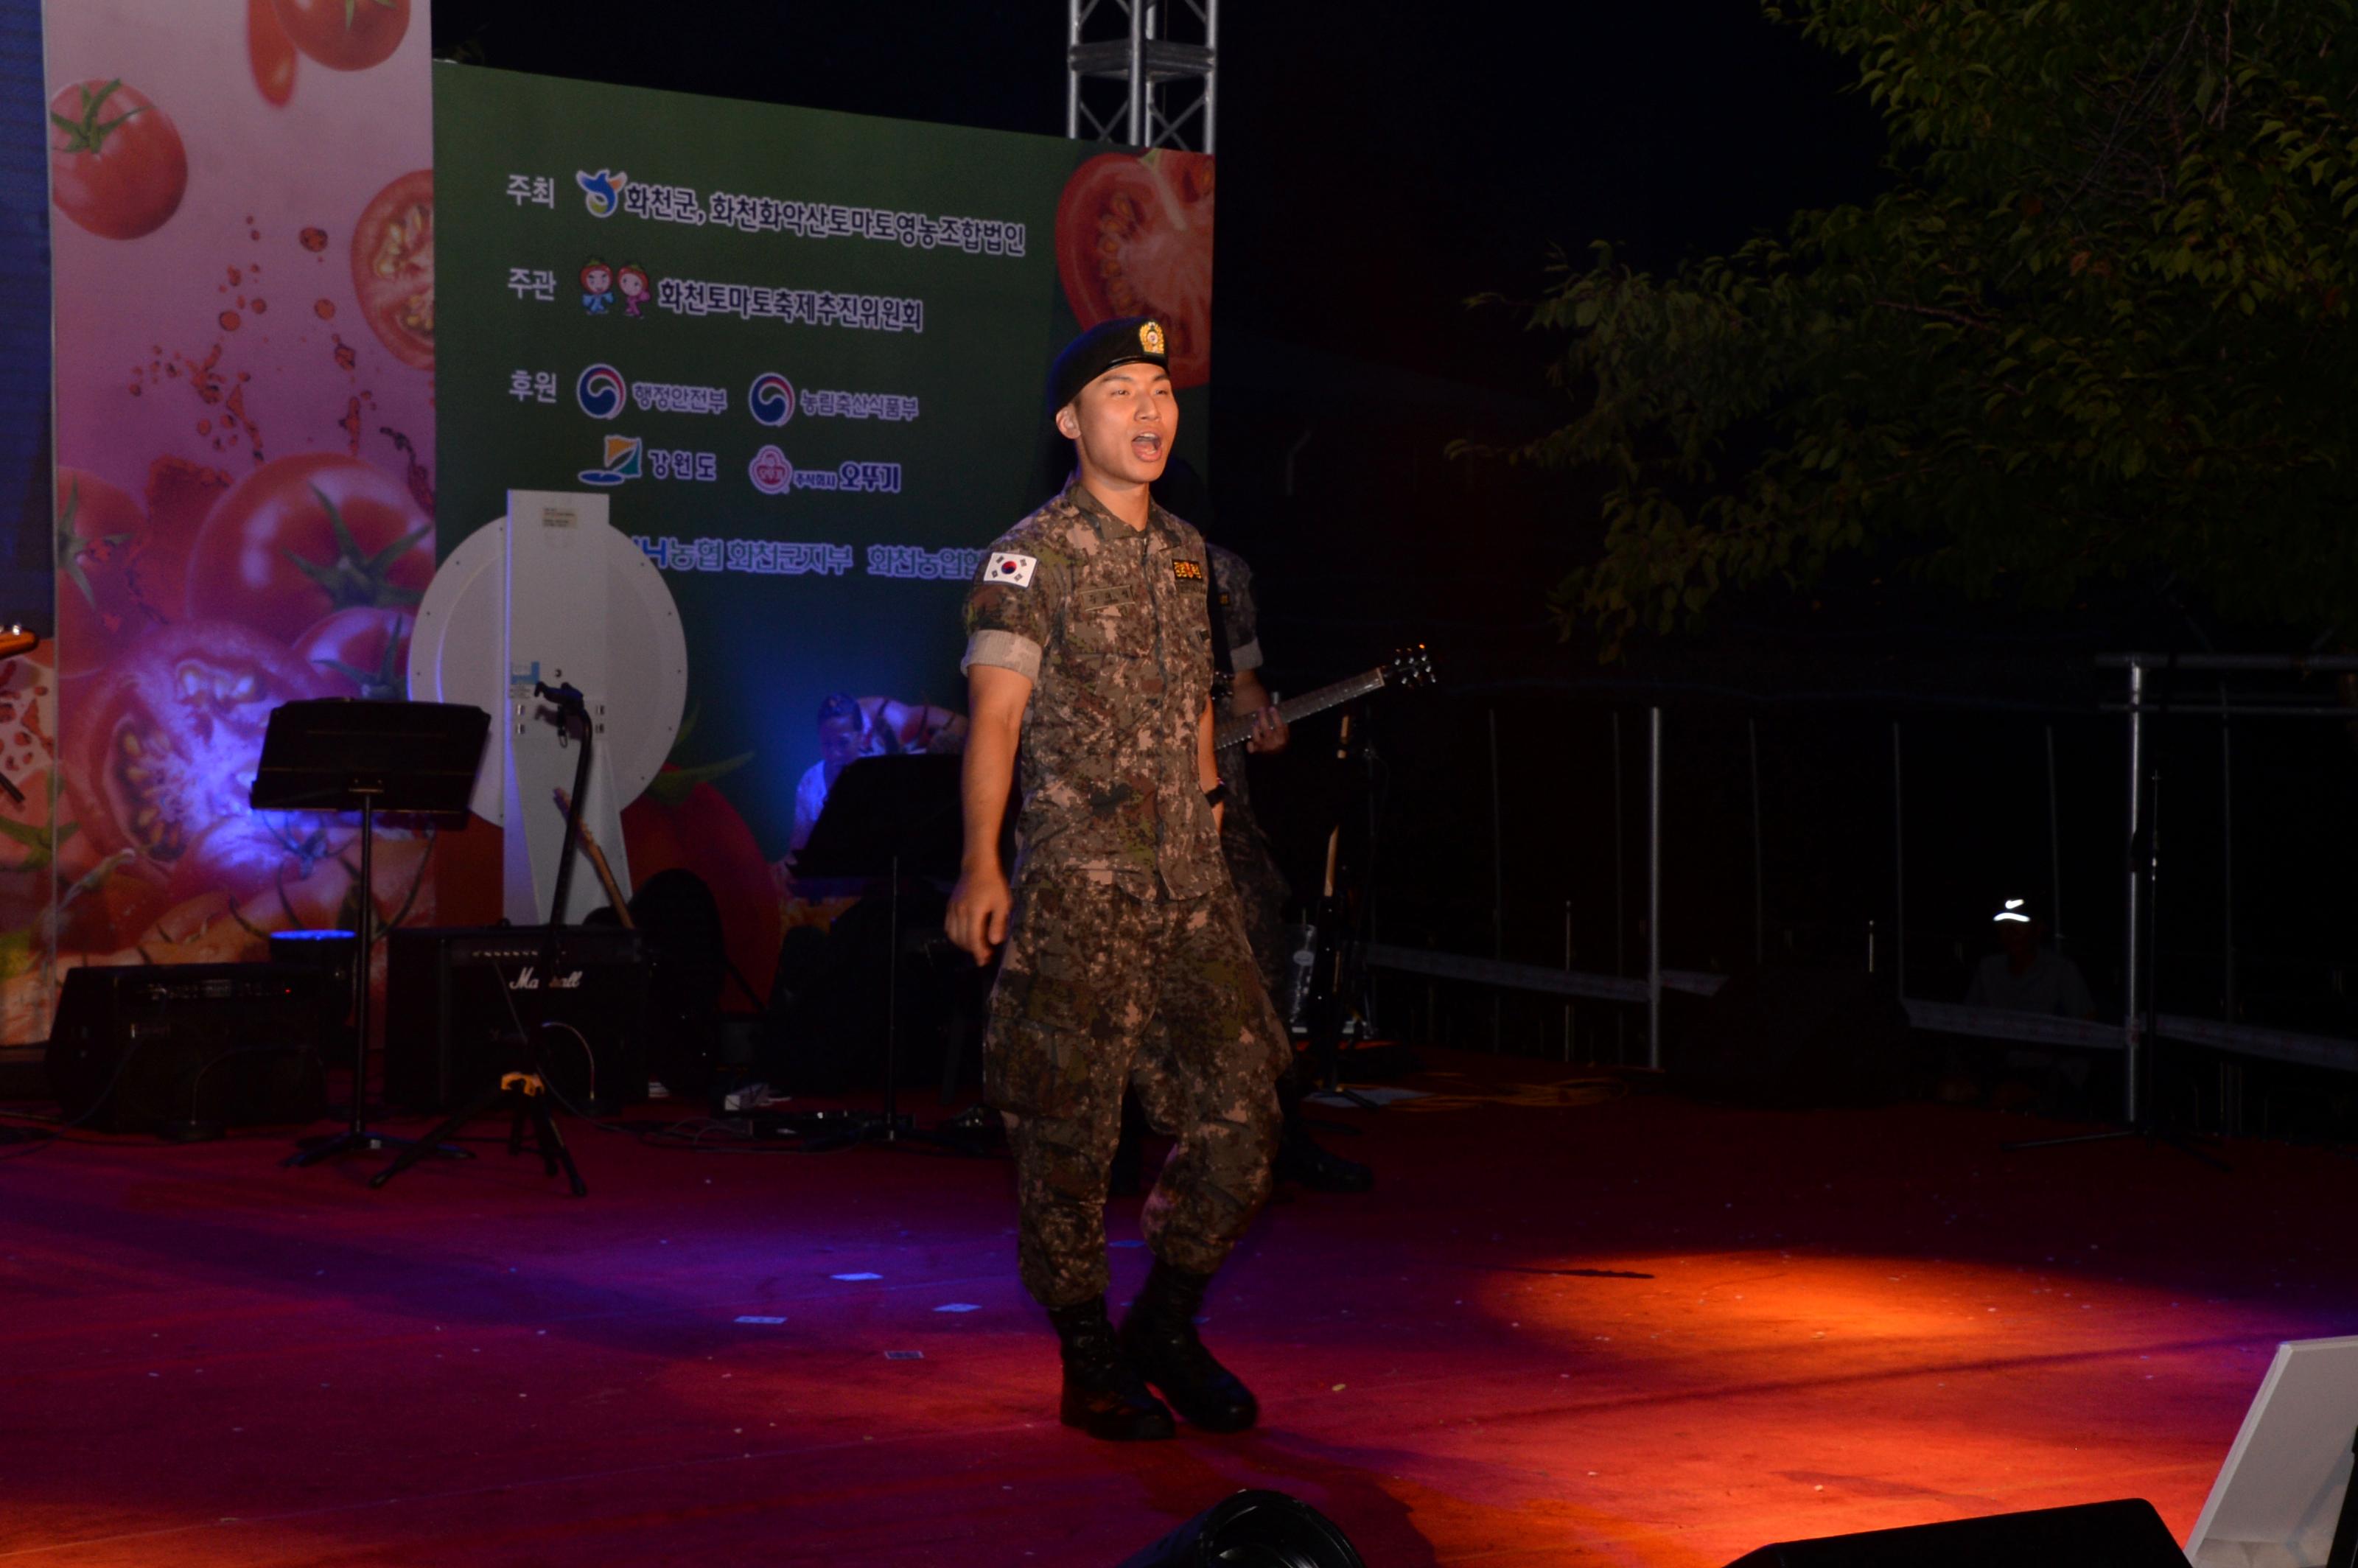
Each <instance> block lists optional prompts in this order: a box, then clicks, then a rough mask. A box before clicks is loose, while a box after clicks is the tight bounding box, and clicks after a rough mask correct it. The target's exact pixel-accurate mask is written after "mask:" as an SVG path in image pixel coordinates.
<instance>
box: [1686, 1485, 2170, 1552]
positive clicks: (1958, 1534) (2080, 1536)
mask: <svg viewBox="0 0 2358 1568" xmlns="http://www.w3.org/2000/svg"><path fill="white" fill-rule="evenodd" d="M2000 1563H2002V1564H2004V1565H2005V1568H2186V1553H2184V1552H2180V1550H2179V1549H2178V1542H2177V1541H2176V1540H2174V1539H2173V1538H2172V1537H2171V1535H2170V1533H2169V1526H2167V1525H2165V1524H2163V1523H2162V1522H2161V1516H2160V1515H2159V1514H2158V1513H2156V1512H2154V1511H2153V1505H2152V1504H2151V1503H2149V1502H2147V1501H2146V1500H2145V1499H2144V1498H2122V1499H2120V1500H2119V1501H2117V1502H2110V1503H2081V1504H2079V1505H2077V1506H2075V1507H2072V1508H2063V1509H2033V1510H2031V1511H2030V1512H2028V1513H2018V1514H1993V1515H1991V1516H1990V1517H1988V1518H1986V1519H1951V1520H1949V1521H1947V1522H1945V1523H1942V1524H1920V1525H1912V1526H1909V1528H1907V1529H1905V1530H1868V1531H1866V1532H1865V1533H1863V1534H1859V1535H1829V1536H1826V1537H1823V1539H1821V1540H1817V1541H1779V1543H1778V1544H1776V1545H1774V1546H1764V1547H1762V1548H1761V1549H1760V1550H1759V1551H1758V1552H1746V1553H1745V1554H1744V1555H1743V1556H1741V1557H1739V1558H1737V1559H1736V1561H1735V1562H1733V1563H1729V1564H1728V1568H1994V1565H1996V1564H2000Z"/></svg>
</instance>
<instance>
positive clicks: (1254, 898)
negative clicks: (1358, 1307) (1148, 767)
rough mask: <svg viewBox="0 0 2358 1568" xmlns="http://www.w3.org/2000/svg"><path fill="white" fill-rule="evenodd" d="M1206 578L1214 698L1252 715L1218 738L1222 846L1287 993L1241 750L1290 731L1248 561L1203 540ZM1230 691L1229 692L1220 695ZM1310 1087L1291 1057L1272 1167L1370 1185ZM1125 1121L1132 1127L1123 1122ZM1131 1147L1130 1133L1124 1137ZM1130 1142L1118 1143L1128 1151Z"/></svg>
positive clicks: (1282, 895) (1310, 1183) (1265, 839)
mask: <svg viewBox="0 0 2358 1568" xmlns="http://www.w3.org/2000/svg"><path fill="white" fill-rule="evenodd" d="M1205 551H1206V555H1207V556H1208V557H1210V563H1211V568H1212V569H1211V571H1210V573H1209V574H1208V575H1209V576H1210V578H1211V581H1210V582H1209V583H1208V584H1207V585H1206V587H1207V589H1208V592H1209V597H1210V606H1209V608H1210V610H1211V622H1212V668H1213V691H1214V701H1215V702H1219V701H1222V700H1225V701H1226V703H1227V706H1228V713H1229V715H1230V716H1231V717H1233V718H1237V719H1243V718H1247V717H1249V718H1251V719H1253V735H1252V739H1251V740H1249V741H1246V742H1245V744H1244V745H1242V746H1236V747H1224V748H1222V749H1220V750H1219V751H1218V752H1217V753H1216V756H1217V761H1218V763H1219V770H1220V782H1221V783H1222V784H1225V785H1227V786H1228V811H1227V812H1226V813H1224V814H1223V816H1222V818H1221V823H1220V856H1221V858H1222V859H1223V860H1226V861H1228V875H1229V878H1230V880H1232V881H1234V882H1235V883H1236V885H1237V900H1238V903H1240V904H1242V905H1243V906H1244V916H1245V939H1246V941H1247V942H1248V943H1249V944H1250V945H1251V947H1252V955H1253V963H1254V964H1255V966H1256V967H1258V968H1260V978H1261V982H1262V984H1264V985H1266V986H1267V987H1268V988H1269V993H1270V995H1271V997H1278V996H1282V995H1284V994H1285V993H1284V989H1283V985H1284V981H1285V978H1286V971H1287V970H1288V968H1291V964H1292V952H1291V947H1292V944H1291V942H1290V941H1289V940H1288V933H1287V931H1286V926H1285V904H1286V901H1287V899H1288V898H1289V897H1290V896H1291V892H1292V890H1291V889H1289V888H1288V887H1287V886H1286V882H1285V873H1284V872H1282V871H1279V870H1278V868H1277V858H1276V856H1275V855H1274V854H1273V853H1272V852H1271V848H1270V842H1269V835H1268V834H1267V833H1265V832H1264V831H1263V830H1262V828H1261V826H1260V820H1259V819H1258V818H1257V817H1256V816H1254V813H1253V809H1252V795H1251V791H1250V787H1249V784H1248V781H1247V779H1246V777H1245V753H1246V752H1255V753H1259V754H1261V755H1269V754H1271V753H1274V752H1282V751H1283V750H1284V749H1285V744H1286V741H1288V740H1289V739H1290V735H1289V732H1288V730H1287V726H1286V722H1285V719H1284V716H1283V715H1282V714H1281V713H1279V712H1278V710H1277V708H1276V705H1275V704H1274V703H1272V702H1271V700H1270V695H1269V688H1268V687H1267V686H1266V685H1264V684H1263V683H1262V680H1261V674H1260V672H1261V659H1262V656H1261V647H1260V611H1259V608H1258V606H1257V605H1256V604H1255V603H1254V601H1253V592H1252V568H1250V567H1249V566H1248V565H1246V564H1245V561H1244V557H1241V556H1238V554H1237V553H1236V552H1235V551H1233V550H1228V549H1223V548H1222V547H1220V546H1217V545H1214V544H1209V543H1207V544H1206V546H1205ZM1223 691H1225V692H1226V694H1227V695H1226V697H1225V699H1223V698H1222V697H1221V696H1220V695H1219V694H1220V693H1222V692H1223ZM1307 1092H1309V1085H1308V1083H1307V1082H1306V1081H1305V1079H1304V1076H1303V1069H1302V1067H1301V1066H1300V1065H1298V1064H1297V1065H1295V1066H1294V1067H1293V1069H1291V1070H1290V1071H1288V1072H1287V1074H1286V1075H1285V1076H1283V1077H1282V1078H1280V1079H1279V1080H1278V1084H1277V1098H1278V1102H1279V1103H1280V1104H1281V1105H1282V1107H1283V1108H1284V1110H1285V1132H1284V1135H1283V1137H1282V1139H1281V1140H1280V1141H1279V1143H1278V1152H1277V1161H1276V1175H1277V1178H1278V1179H1279V1180H1280V1181H1293V1182H1299V1183H1301V1184H1303V1186H1306V1187H1310V1188H1313V1189H1314V1190H1316V1191H1319V1192H1329V1193H1363V1192H1366V1191H1368V1189H1369V1188H1371V1187H1373V1186H1374V1185H1375V1173H1373V1172H1372V1171H1370V1170H1368V1167H1367V1166H1365V1165H1363V1164H1361V1163H1360V1162H1357V1161H1356V1160H1347V1159H1345V1158H1343V1157H1342V1156H1341V1155H1339V1154H1336V1153H1335V1152H1332V1151H1331V1150H1328V1149H1325V1148H1323V1147H1321V1146H1320V1145H1319V1143H1318V1141H1316V1140H1315V1139H1314V1138H1312V1137H1311V1136H1310V1132H1309V1130H1308V1129H1307V1128H1306V1127H1305V1126H1304V1125H1303V1119H1302V1097H1303V1095H1304V1094H1306V1093H1307ZM1125 1130H1126V1131H1128V1130H1129V1129H1128V1128H1125ZM1130 1142H1131V1146H1132V1149H1134V1147H1135V1137H1134V1134H1133V1135H1132V1137H1131V1139H1130ZM1130 1152H1131V1150H1124V1151H1123V1153H1124V1154H1129V1153H1130Z"/></svg>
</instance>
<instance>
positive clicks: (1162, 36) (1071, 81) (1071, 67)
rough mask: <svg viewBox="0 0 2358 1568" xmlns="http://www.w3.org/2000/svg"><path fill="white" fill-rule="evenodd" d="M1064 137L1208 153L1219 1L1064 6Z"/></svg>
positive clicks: (1122, 0)
mask: <svg viewBox="0 0 2358 1568" xmlns="http://www.w3.org/2000/svg"><path fill="white" fill-rule="evenodd" d="M1065 3H1066V5H1067V6H1068V7H1069V14H1070V16H1071V22H1072V27H1071V35H1070V41H1069V44H1068V46H1067V47H1066V49H1065V69H1066V70H1067V72H1068V73H1069V74H1068V76H1067V79H1066V81H1065V135H1068V136H1071V137H1074V138H1075V139H1076V140H1082V141H1093V142H1128V143H1129V144H1130V145H1131V146H1141V147H1177V148H1180V149H1181V150H1183V151H1186V152H1199V153H1208V152H1211V151H1214V150H1215V149H1214V147H1213V145H1212V125H1213V121H1212V110H1213V105H1214V102H1215V89H1216V87H1217V81H1218V72H1217V59H1218V47H1219V33H1220V0H1065Z"/></svg>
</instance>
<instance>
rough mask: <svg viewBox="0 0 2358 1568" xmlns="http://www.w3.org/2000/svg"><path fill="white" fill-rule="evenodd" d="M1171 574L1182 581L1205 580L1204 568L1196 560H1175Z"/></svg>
mask: <svg viewBox="0 0 2358 1568" xmlns="http://www.w3.org/2000/svg"><path fill="white" fill-rule="evenodd" d="M1171 575H1172V576H1174V577H1175V578H1177V579H1179V580H1180V581H1181V582H1201V581H1203V580H1204V568H1202V567H1201V566H1199V565H1197V564H1196V563H1195V562H1194V561H1186V560H1180V561H1173V562H1172V563H1171Z"/></svg>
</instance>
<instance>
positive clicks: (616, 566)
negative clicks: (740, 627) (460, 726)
mask: <svg viewBox="0 0 2358 1568" xmlns="http://www.w3.org/2000/svg"><path fill="white" fill-rule="evenodd" d="M589 537H590V538H593V539H595V540H596V541H597V543H596V545H595V546H592V549H591V556H592V558H593V559H595V560H596V561H597V562H598V563H599V565H600V567H602V568H603V570H604V573H605V576H606V579H607V582H608V586H609V587H610V589H612V592H611V596H610V608H609V615H608V623H607V627H606V636H607V642H608V643H609V648H608V650H607V660H608V665H609V667H610V669H611V671H612V672H613V674H612V676H611V689H610V690H607V691H588V692H584V693H582V695H583V696H584V697H588V698H589V699H590V701H591V702H592V703H599V702H602V703H604V704H605V706H606V729H605V731H604V733H603V734H602V735H601V736H600V742H601V743H602V744H603V745H604V747H605V757H606V767H607V769H608V771H609V773H611V776H612V778H613V781H614V799H615V800H616V802H617V803H619V804H620V805H622V806H627V805H629V804H630V803H631V802H632V801H633V800H636V799H637V798H638V796H639V793H640V792H641V791H642V790H644V789H645V788H646V787H647V785H648V784H649V783H651V782H652V781H653V780H654V776H655V774H656V773H657V772H658V771H660V770H661V769H662V767H663V765H664V759H665V758H666V757H668V756H669V755H671V748H672V742H673V741H676V740H677V739H678V738H679V719H680V715H681V713H682V712H684V711H685V710H686V709H687V637H686V635H685V634H684V633H682V632H681V630H680V624H679V607H678V606H677V605H676V604H675V603H673V602H672V597H671V589H668V588H666V587H665V586H664V580H663V574H662V573H661V572H659V571H657V570H656V569H655V565H654V562H653V561H651V560H649V559H647V556H646V552H645V551H644V550H642V549H640V548H639V547H638V546H636V545H633V543H631V541H630V540H629V539H628V538H627V537H626V536H624V535H621V534H618V533H616V532H615V531H614V530H613V529H611V528H598V529H594V530H590V531H589ZM507 559H508V520H507V519H506V518H504V517H499V518H494V519H493V520H492V521H491V522H490V523H487V524H484V525H483V526H481V528H478V529H476V530H475V531H474V532H473V533H472V534H470V535H467V537H466V538H464V539H462V540H460V543H459V547H458V548H457V549H455V550H453V551H451V552H450V555H449V559H447V560H445V561H444V562H443V563H442V565H441V568H440V569H438V571H436V572H435V574H434V579H433V580H432V581H431V582H429V583H427V586H426V595H425V598H424V600H422V601H421V602H420V603H419V605H418V607H417V624H416V629H415V630H413V631H412V632H411V633H410V637H409V695H410V697H411V699H412V700H414V701H418V702H467V703H472V704H473V705H474V706H476V707H477V708H481V709H482V710H483V711H484V712H486V713H489V714H492V716H493V720H492V723H493V729H494V730H495V731H498V730H501V729H502V726H501V724H500V721H499V718H498V716H499V715H500V714H501V712H502V711H503V710H504V709H505V708H506V707H507V701H508V672H507V665H506V654H505V649H506V646H507V639H506V636H505V628H504V625H503V622H504V620H505V617H506V615H507V604H508V594H507ZM558 652H559V653H560V654H562V653H563V652H564V651H563V650H558ZM560 667H561V663H560ZM502 759H503V752H502V751H501V749H500V748H497V747H485V748H484V752H483V763H482V768H481V771H480V772H478V773H476V775H475V795H474V808H475V815H476V816H480V817H481V818H482V819H483V820H484V821H486V822H497V821H499V820H500V818H501V816H502V811H503V806H502V796H503V784H504V781H503V777H502V768H503V765H504V764H503V760H502Z"/></svg>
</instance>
